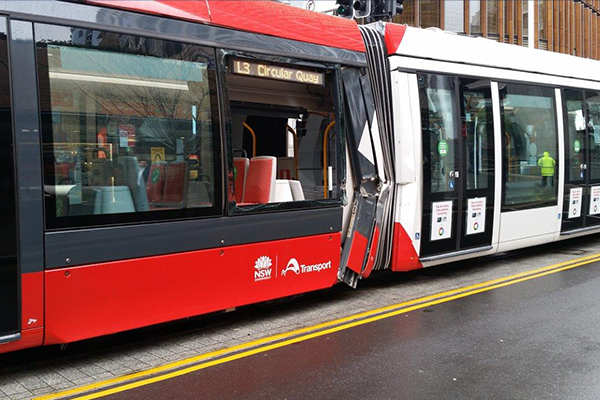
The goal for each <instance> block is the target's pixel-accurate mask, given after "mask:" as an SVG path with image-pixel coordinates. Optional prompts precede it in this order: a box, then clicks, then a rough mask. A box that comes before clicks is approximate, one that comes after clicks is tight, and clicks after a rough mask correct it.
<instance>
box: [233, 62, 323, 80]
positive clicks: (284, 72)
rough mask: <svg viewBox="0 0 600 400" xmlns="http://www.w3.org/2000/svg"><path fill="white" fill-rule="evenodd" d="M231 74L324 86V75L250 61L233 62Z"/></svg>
mask: <svg viewBox="0 0 600 400" xmlns="http://www.w3.org/2000/svg"><path fill="white" fill-rule="evenodd" d="M233 73H235V74H239V75H249V76H257V77H259V78H269V79H278V80H282V81H288V82H296V83H307V84H309V85H319V86H325V74H323V73H320V72H314V71H307V70H304V69H296V68H286V67H279V66H276V65H269V64H264V63H257V62H250V61H242V60H233Z"/></svg>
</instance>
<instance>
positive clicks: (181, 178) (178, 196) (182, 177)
mask: <svg viewBox="0 0 600 400" xmlns="http://www.w3.org/2000/svg"><path fill="white" fill-rule="evenodd" d="M187 182H188V165H187V163H185V162H183V161H179V162H172V163H169V165H168V166H167V173H166V175H165V189H164V192H163V200H162V202H163V203H169V204H173V203H176V204H179V203H183V202H184V201H185V200H186V194H187Z"/></svg>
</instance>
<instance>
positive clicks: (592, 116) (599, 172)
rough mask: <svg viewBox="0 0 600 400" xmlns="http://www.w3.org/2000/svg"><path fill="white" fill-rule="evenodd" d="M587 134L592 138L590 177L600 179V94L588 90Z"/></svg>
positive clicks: (594, 179) (595, 179) (597, 180)
mask: <svg viewBox="0 0 600 400" xmlns="http://www.w3.org/2000/svg"><path fill="white" fill-rule="evenodd" d="M586 107H587V111H588V122H587V135H588V138H589V140H590V144H589V146H590V165H589V167H588V168H590V169H591V173H590V179H591V180H593V181H596V182H599V181H600V94H598V93H597V92H586Z"/></svg>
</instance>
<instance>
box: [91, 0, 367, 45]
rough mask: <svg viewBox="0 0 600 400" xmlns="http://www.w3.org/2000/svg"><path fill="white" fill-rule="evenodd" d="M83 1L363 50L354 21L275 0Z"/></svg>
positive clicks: (318, 43)
mask: <svg viewBox="0 0 600 400" xmlns="http://www.w3.org/2000/svg"><path fill="white" fill-rule="evenodd" d="M87 3H90V4H94V5H99V6H105V7H112V8H119V9H123V10H130V11H137V12H142V13H145V14H155V15H161V16H165V17H171V18H176V19H183V20H187V21H193V22H201V23H209V24H213V25H218V26H222V27H226V28H232V29H237V30H243V31H248V32H254V33H260V34H264V35H270V36H275V37H280V38H284V39H291V40H298V41H301V42H307V43H313V44H317V45H323V46H329V47H337V48H341V49H346V50H353V51H360V52H364V51H365V47H364V44H363V41H362V38H361V36H360V32H359V30H358V27H357V25H356V22H354V21H352V20H348V19H344V18H338V17H333V16H330V15H324V14H320V13H316V12H312V11H307V10H303V9H301V8H297V7H292V6H289V5H285V4H281V3H278V2H275V1H268V0H206V1H191V0H188V1H186V0H152V1H151V0H141V1H129V0H128V1H116V0H88V1H87Z"/></svg>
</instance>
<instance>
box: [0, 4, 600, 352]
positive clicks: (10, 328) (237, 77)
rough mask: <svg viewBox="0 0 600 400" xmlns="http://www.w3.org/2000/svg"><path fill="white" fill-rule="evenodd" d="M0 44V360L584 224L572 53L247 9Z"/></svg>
mask: <svg viewBox="0 0 600 400" xmlns="http://www.w3.org/2000/svg"><path fill="white" fill-rule="evenodd" d="M0 41H1V43H0V59H1V61H2V62H0V85H2V87H3V89H4V90H2V91H1V92H0V93H1V94H0V101H1V102H2V104H1V106H0V111H1V112H0V117H1V123H2V126H3V127H4V129H3V130H2V133H1V134H0V138H1V139H0V140H2V141H3V142H2V145H1V146H0V148H1V149H2V150H1V151H2V152H3V155H4V156H3V157H2V158H0V160H2V163H0V169H1V176H2V177H3V179H2V187H3V190H2V198H1V200H0V201H2V204H3V207H2V210H3V212H4V214H3V215H4V217H3V218H2V221H4V223H3V225H2V229H1V232H2V237H3V238H4V240H3V241H2V242H1V244H0V249H1V251H2V263H1V264H0V343H1V344H0V353H2V352H9V351H14V350H18V349H23V348H27V347H35V346H40V345H52V344H62V343H70V342H74V341H79V340H83V339H87V338H92V337H98V336H102V335H107V334H112V333H116V332H121V331H125V330H129V329H135V328H139V327H143V326H148V325H152V324H158V323H162V322H166V321H172V320H176V319H181V318H186V317H190V316H195V315H200V314H204V313H210V312H215V311H220V310H225V309H230V308H235V307H239V306H242V305H246V304H251V303H256V302H261V301H267V300H271V299H275V298H280V297H285V296H291V295H295V294H299V293H305V292H308V291H314V290H319V289H323V288H327V287H331V286H333V285H334V284H336V283H337V282H340V281H341V282H345V283H347V284H349V285H351V286H354V287H355V286H356V285H357V282H358V281H359V280H360V279H363V278H367V277H368V276H369V275H370V274H371V273H372V271H375V270H382V269H391V270H394V271H409V270H413V269H418V268H422V267H427V266H431V265H436V264H441V263H445V262H451V261H457V260H461V259H466V258H470V257H478V256H483V255H489V254H493V253H495V252H498V251H507V250H511V249H516V248H520V247H527V246H532V245H536V244H542V243H547V242H551V241H554V240H561V239H564V238H567V237H573V236H577V235H584V234H587V233H591V232H596V231H597V230H598V229H600V224H598V225H597V223H598V215H600V211H599V210H598V208H600V163H599V162H598V161H597V160H596V159H597V158H598V157H600V151H599V150H600V97H599V95H598V93H600V75H599V72H598V71H600V69H599V68H598V63H597V62H595V61H589V60H583V59H578V58H575V57H569V56H563V55H557V54H552V53H547V52H543V51H533V50H529V49H524V48H519V47H517V46H507V45H501V44H497V43H493V42H490V41H487V40H484V39H474V38H467V37H460V36H456V35H451V34H448V33H444V32H437V31H431V30H420V29H414V28H407V27H406V26H399V25H393V24H376V25H372V26H361V27H358V26H357V25H356V24H355V23H354V22H353V21H349V20H345V19H341V18H335V17H330V16H325V15H321V14H316V13H312V12H308V11H305V10H301V9H297V8H293V7H290V6H286V5H283V4H279V3H276V2H269V1H250V2H244V1H218V0H208V1H206V2H191V1H143V2H119V1H100V0H97V1H96V0H94V1H85V2H70V1H54V2H45V1H40V2H38V1H22V2H4V3H2V4H1V5H0ZM456 49H468V51H466V50H465V51H460V52H457V51H456ZM596 136H598V139H597V138H596Z"/></svg>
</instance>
